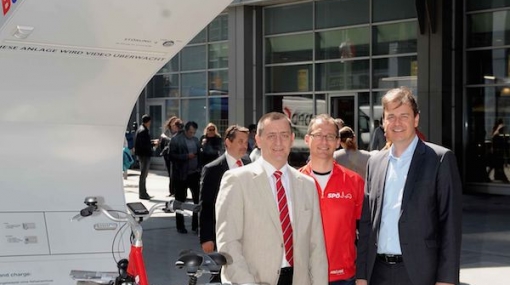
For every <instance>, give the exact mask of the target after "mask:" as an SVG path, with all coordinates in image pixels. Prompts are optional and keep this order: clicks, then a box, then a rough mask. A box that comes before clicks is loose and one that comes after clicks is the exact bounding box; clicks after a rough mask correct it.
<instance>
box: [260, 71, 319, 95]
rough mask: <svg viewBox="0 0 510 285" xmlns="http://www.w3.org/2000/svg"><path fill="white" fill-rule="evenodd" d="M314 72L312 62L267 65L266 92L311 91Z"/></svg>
mask: <svg viewBox="0 0 510 285" xmlns="http://www.w3.org/2000/svg"><path fill="white" fill-rule="evenodd" d="M312 72H313V71H312V65H311V64H300V65H288V66H272V67H267V68H266V76H267V80H266V92H268V93H274V92H296V91H297V92H305V91H311V90H312Z"/></svg>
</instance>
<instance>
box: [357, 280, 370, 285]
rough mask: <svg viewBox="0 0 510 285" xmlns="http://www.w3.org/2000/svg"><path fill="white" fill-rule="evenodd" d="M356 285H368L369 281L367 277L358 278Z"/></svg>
mask: <svg viewBox="0 0 510 285" xmlns="http://www.w3.org/2000/svg"><path fill="white" fill-rule="evenodd" d="M356 285H368V282H367V280H365V279H356Z"/></svg>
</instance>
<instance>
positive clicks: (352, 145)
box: [333, 127, 370, 179]
mask: <svg viewBox="0 0 510 285" xmlns="http://www.w3.org/2000/svg"><path fill="white" fill-rule="evenodd" d="M340 145H341V146H342V149H340V150H337V151H335V153H334V154H333V157H334V158H335V160H336V162H337V163H338V164H340V165H342V166H344V167H346V168H348V169H350V170H352V171H354V172H356V173H358V174H359V175H360V176H361V177H362V178H363V179H365V174H366V168H367V161H368V159H369V158H370V153H369V152H368V151H366V150H359V149H358V144H357V143H356V135H355V134H354V131H353V130H352V129H351V128H349V127H343V128H341V129H340Z"/></svg>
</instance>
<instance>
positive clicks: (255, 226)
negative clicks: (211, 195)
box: [216, 112, 328, 285]
mask: <svg viewBox="0 0 510 285" xmlns="http://www.w3.org/2000/svg"><path fill="white" fill-rule="evenodd" d="M255 139H256V141H257V145H258V146H259V147H260V149H261V152H262V157H261V158H259V159H258V160H257V161H256V162H254V163H250V164H248V165H246V166H244V167H240V168H236V169H233V170H228V171H227V172H225V174H224V175H223V178H222V179H221V185H220V191H219V193H218V197H217V199H216V220H217V223H216V241H217V244H218V251H219V252H224V253H226V254H228V255H230V257H231V258H232V260H233V262H232V263H231V264H228V265H226V266H224V267H223V270H222V276H221V277H222V281H223V282H225V283H229V282H231V283H252V284H253V283H257V284H269V285H276V284H279V285H288V284H293V285H319V284H320V285H324V284H327V282H328V266H327V256H326V251H325V247H324V235H323V231H322V221H321V214H320V208H319V201H318V197H317V190H316V189H315V184H314V182H313V180H312V179H311V178H310V177H308V176H306V175H304V174H302V173H300V172H298V171H297V170H295V169H294V168H292V167H290V166H289V165H288V163H287V160H288V156H289V153H290V148H291V146H292V143H293V142H294V133H293V132H292V128H291V122H290V120H289V118H288V117H287V116H285V115H284V114H282V113H277V112H272V113H268V114H265V115H264V116H262V118H260V120H259V122H258V125H257V135H256V136H255Z"/></svg>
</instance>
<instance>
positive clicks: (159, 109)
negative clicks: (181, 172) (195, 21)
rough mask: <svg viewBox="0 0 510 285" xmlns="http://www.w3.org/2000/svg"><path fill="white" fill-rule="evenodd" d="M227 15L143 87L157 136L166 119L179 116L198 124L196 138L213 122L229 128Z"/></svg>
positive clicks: (220, 127)
mask: <svg viewBox="0 0 510 285" xmlns="http://www.w3.org/2000/svg"><path fill="white" fill-rule="evenodd" d="M228 47H229V46H228V15H226V14H222V15H219V16H218V17H216V18H215V19H214V20H213V21H212V22H211V23H210V24H209V25H208V26H207V27H206V28H205V29H203V30H202V31H201V32H200V33H199V34H198V35H196V36H195V38H193V39H192V40H191V42H190V43H189V44H188V45H187V46H186V47H184V48H183V49H182V50H181V51H180V52H179V53H178V54H177V55H176V56H175V57H173V58H172V60H170V62H168V63H167V64H165V66H163V68H161V70H160V71H158V72H157V74H156V75H155V76H154V77H153V78H152V79H151V80H150V81H149V83H148V84H147V86H146V88H145V92H146V93H145V94H146V98H147V104H148V105H149V110H150V114H151V116H153V117H157V118H159V119H158V121H157V122H154V120H153V124H152V128H153V130H151V133H152V136H153V137H159V134H160V133H161V132H162V126H163V124H164V123H165V120H166V119H167V118H169V117H171V116H174V115H176V116H179V117H181V118H182V119H183V120H184V122H186V121H195V122H197V124H198V130H197V134H196V136H197V137H200V136H201V135H202V133H203V129H204V128H205V126H206V125H207V123H209V122H212V123H214V124H216V125H217V126H218V129H219V131H220V132H223V131H224V130H225V129H226V128H227V125H228V95H229V84H228V83H229V80H228V50H229V49H228Z"/></svg>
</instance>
